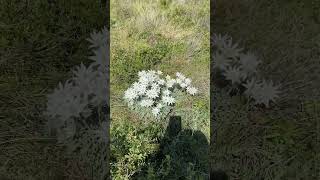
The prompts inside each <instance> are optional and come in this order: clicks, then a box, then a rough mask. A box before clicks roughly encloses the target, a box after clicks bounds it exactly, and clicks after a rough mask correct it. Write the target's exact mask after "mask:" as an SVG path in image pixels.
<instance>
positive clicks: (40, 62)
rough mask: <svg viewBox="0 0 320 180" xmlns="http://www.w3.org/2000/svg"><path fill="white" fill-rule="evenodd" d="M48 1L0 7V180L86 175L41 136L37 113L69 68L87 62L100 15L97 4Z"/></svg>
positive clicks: (41, 124)
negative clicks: (90, 37)
mask: <svg viewBox="0 0 320 180" xmlns="http://www.w3.org/2000/svg"><path fill="white" fill-rule="evenodd" d="M54 2H55V3H54ZM54 2H53V3H51V4H50V3H49V1H41V0H35V1H11V0H2V1H1V2H0V17H1V18H0V19H1V20H0V54H1V55H0V70H1V75H0V87H1V90H0V113H1V114H0V124H1V125H0V131H1V135H0V179H6V178H8V179H72V178H74V177H72V176H83V177H85V176H86V175H83V174H81V173H82V170H81V168H83V167H81V165H80V164H79V162H77V161H76V159H73V158H72V157H67V156H66V153H65V151H64V149H63V148H62V147H60V146H59V145H57V144H56V141H55V139H53V138H51V137H47V135H46V133H45V132H46V129H44V127H45V126H44V125H45V122H46V119H45V118H44V117H43V116H42V113H43V110H44V109H45V105H46V95H47V94H48V93H51V92H52V90H53V88H55V87H56V86H57V84H58V82H60V81H64V80H66V79H68V78H70V75H71V74H70V68H72V67H74V66H75V65H79V64H80V63H81V62H84V63H88V62H89V61H88V58H87V57H88V55H89V51H88V45H89V44H88V42H86V40H85V39H86V38H88V37H89V35H90V33H91V32H92V31H93V30H94V29H101V28H102V27H103V25H104V22H105V16H104V15H101V14H105V13H104V8H101V4H100V1H98V0H97V1H90V2H89V1H84V0H81V1H68V2H67V1H54ZM77 164H78V165H79V167H80V169H77V166H78V165H77Z"/></svg>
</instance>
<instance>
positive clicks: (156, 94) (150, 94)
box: [146, 88, 159, 99]
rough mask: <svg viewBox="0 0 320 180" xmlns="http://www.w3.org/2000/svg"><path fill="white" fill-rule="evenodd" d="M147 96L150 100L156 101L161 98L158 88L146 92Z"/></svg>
mask: <svg viewBox="0 0 320 180" xmlns="http://www.w3.org/2000/svg"><path fill="white" fill-rule="evenodd" d="M146 96H147V97H148V98H150V99H155V98H157V97H159V90H158V89H156V88H151V89H150V90H147V91H146Z"/></svg>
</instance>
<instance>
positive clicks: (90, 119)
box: [44, 28, 109, 179]
mask: <svg viewBox="0 0 320 180" xmlns="http://www.w3.org/2000/svg"><path fill="white" fill-rule="evenodd" d="M87 40H88V41H89V42H90V43H91V45H90V49H91V50H92V51H93V55H92V56H90V57H89V59H91V60H92V61H93V62H92V63H91V64H90V65H89V66H85V65H84V64H82V63H81V64H80V65H79V66H76V67H75V68H73V69H72V74H73V76H72V78H70V79H68V80H66V81H65V83H59V85H58V87H57V88H55V89H54V91H53V92H52V93H51V94H49V95H48V101H47V109H46V111H45V113H44V114H45V115H46V117H47V118H48V123H47V124H48V127H49V133H50V134H51V131H52V130H54V131H55V132H56V135H57V138H58V142H59V143H61V144H63V145H65V146H66V147H67V149H69V150H71V152H72V151H73V150H74V151H76V150H77V152H78V153H79V158H80V160H82V161H84V162H85V163H87V164H88V166H90V167H94V168H93V169H92V168H90V169H89V171H90V172H88V174H90V176H91V175H93V176H94V177H93V179H104V178H105V177H106V175H107V172H106V164H105V161H106V153H107V144H108V141H107V140H108V132H107V130H108V125H107V122H106V120H107V118H106V117H107V113H108V112H107V111H106V109H107V107H108V104H107V103H108V96H107V86H108V82H109V75H108V69H109V68H108V67H107V65H108V60H109V59H108V58H109V57H108V54H109V45H108V31H107V29H106V28H104V29H103V30H102V31H100V32H96V31H95V32H93V33H91V37H90V38H88V39H87ZM100 155H101V157H100Z"/></svg>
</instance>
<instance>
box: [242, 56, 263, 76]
mask: <svg viewBox="0 0 320 180" xmlns="http://www.w3.org/2000/svg"><path fill="white" fill-rule="evenodd" d="M240 62H241V67H240V68H241V70H242V71H244V72H245V73H248V74H251V73H255V72H256V69H257V66H258V65H259V63H260V62H259V61H258V58H257V57H256V56H255V55H254V54H252V53H250V52H249V53H246V54H241V55H240Z"/></svg>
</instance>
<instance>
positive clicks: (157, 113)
mask: <svg viewBox="0 0 320 180" xmlns="http://www.w3.org/2000/svg"><path fill="white" fill-rule="evenodd" d="M159 113H160V109H159V108H158V107H155V108H153V109H152V114H153V115H154V116H158V115H159Z"/></svg>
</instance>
